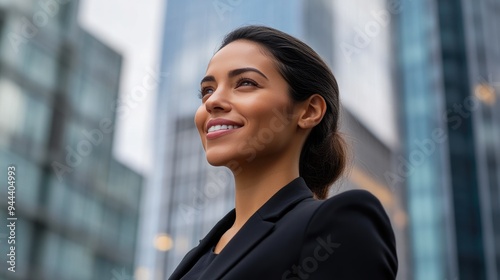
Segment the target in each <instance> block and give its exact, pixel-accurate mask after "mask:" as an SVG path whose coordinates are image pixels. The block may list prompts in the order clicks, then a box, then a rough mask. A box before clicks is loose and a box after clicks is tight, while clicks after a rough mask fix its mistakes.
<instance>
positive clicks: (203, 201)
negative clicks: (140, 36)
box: [136, 0, 406, 280]
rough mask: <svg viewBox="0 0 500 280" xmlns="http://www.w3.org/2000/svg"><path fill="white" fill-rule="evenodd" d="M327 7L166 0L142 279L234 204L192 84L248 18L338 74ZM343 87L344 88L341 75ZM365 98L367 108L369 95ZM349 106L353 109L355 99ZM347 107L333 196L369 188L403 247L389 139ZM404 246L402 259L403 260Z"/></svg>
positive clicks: (165, 265)
mask: <svg viewBox="0 0 500 280" xmlns="http://www.w3.org/2000/svg"><path fill="white" fill-rule="evenodd" d="M334 12H335V6H334V5H332V2H331V1H324V0H317V1H303V0H291V1H290V0H287V1H264V0H258V1H223V0H217V1H179V0H173V1H169V2H168V5H167V7H166V15H165V24H164V26H165V27H164V35H163V36H164V41H163V58H162V62H161V71H162V73H168V74H169V75H168V77H167V78H166V79H163V80H162V82H161V83H160V86H159V94H158V100H157V108H156V122H157V123H156V125H155V127H156V130H155V132H156V137H155V139H156V143H155V150H156V152H155V154H156V158H155V170H154V171H153V172H152V174H153V175H152V178H151V180H150V182H149V184H148V187H147V191H146V192H145V194H144V196H145V197H144V198H145V199H144V209H143V213H144V215H143V217H142V218H141V221H142V222H141V226H140V227H141V230H142V231H141V238H140V242H141V243H140V246H139V247H138V250H139V251H138V258H137V262H136V263H137V265H138V266H139V268H140V269H141V271H143V272H146V273H144V275H146V274H147V275H148V276H149V277H148V278H146V277H145V278H144V279H154V280H159V279H166V278H168V276H169V275H170V274H171V272H172V271H173V269H174V268H175V267H176V265H177V264H178V263H179V261H180V260H181V258H182V257H183V256H184V255H185V254H186V252H187V251H188V250H189V249H190V248H192V247H193V246H195V245H197V244H198V240H200V239H201V238H202V237H203V236H204V235H205V234H206V233H207V232H208V230H209V229H210V228H212V226H213V225H214V224H215V223H216V222H217V221H218V220H219V219H220V218H221V217H222V216H223V215H224V214H226V213H227V212H228V211H229V210H230V209H232V208H233V207H234V202H233V187H234V186H233V184H234V183H233V181H232V175H231V174H230V173H229V171H228V170H226V169H224V168H214V167H211V166H209V165H208V164H207V163H206V159H205V155H204V152H203V148H202V146H201V143H200V140H199V135H198V132H197V130H196V128H195V125H194V121H193V116H194V113H195V111H196V109H197V108H198V106H199V105H200V102H201V101H200V100H199V99H198V98H197V95H198V90H199V88H198V87H199V81H200V79H201V78H202V77H203V75H204V73H205V70H206V66H207V64H208V62H209V60H210V58H211V56H212V55H213V54H214V53H215V51H216V50H217V46H218V45H219V43H220V41H221V40H222V38H223V36H224V35H225V34H226V33H228V32H229V31H231V30H232V29H234V28H236V27H238V26H242V25H245V24H263V25H268V26H272V27H275V28H278V29H280V30H283V31H285V32H287V33H290V34H292V35H294V36H296V37H298V38H301V39H303V40H304V41H306V42H307V43H309V44H310V45H311V46H312V47H313V48H314V49H316V50H317V51H318V52H319V54H320V55H321V56H322V57H323V58H324V59H325V61H327V63H328V64H329V65H330V66H332V68H333V69H334V73H336V71H335V69H336V68H339V69H340V68H341V67H342V63H344V62H343V61H336V58H337V57H338V56H339V52H337V53H336V52H335V51H334V50H335V48H337V45H338V44H340V42H337V41H335V39H334V37H335V32H336V28H335V24H334V22H335V21H334V19H333V14H334ZM351 12H354V11H351ZM385 36H386V35H385ZM374 45H378V43H377V42H375V43H374ZM386 46H387V47H390V45H386ZM385 51H387V52H389V50H385ZM340 55H342V54H340ZM372 55H373V54H372ZM375 57H376V54H375ZM377 59H380V57H377ZM336 63H337V64H336ZM381 67H386V68H387V69H389V70H388V71H387V76H384V77H383V79H382V80H383V81H384V82H385V81H389V83H390V82H391V79H392V78H391V75H390V74H391V72H390V65H389V63H388V65H385V64H384V65H382V66H381ZM348 72H349V71H348V69H344V71H343V76H345V77H346V78H350V79H354V78H353V77H352V75H353V74H352V73H351V74H349V73H348ZM384 73H385V72H384ZM350 75H351V76H350ZM367 78H369V77H367ZM340 86H341V92H342V80H341V81H340ZM369 90H373V91H374V92H376V91H377V90H378V91H381V92H384V93H385V92H387V91H389V92H388V93H389V94H391V92H390V91H391V89H390V87H387V88H384V89H381V88H380V87H379V85H372V87H371V88H369ZM362 103H363V104H365V105H368V104H369V101H367V100H364V102H362ZM350 105H351V107H350V108H356V102H355V99H351V102H350ZM374 110H375V109H374ZM344 111H345V112H344V114H343V119H344V121H343V131H345V132H346V133H348V134H349V136H348V139H347V140H348V142H349V143H350V144H351V145H352V146H353V147H354V148H353V150H354V151H353V153H354V154H355V155H354V158H353V167H352V168H351V171H350V173H349V174H348V175H346V179H345V180H342V181H341V182H340V183H339V184H338V185H336V186H335V188H334V189H333V191H332V195H334V194H336V193H338V192H340V191H343V190H345V189H349V188H367V189H369V190H370V191H372V192H373V193H374V194H375V195H377V196H378V197H379V198H380V200H381V201H382V202H383V204H384V206H385V207H386V210H387V212H388V214H389V216H390V217H391V219H392V220H393V223H394V227H395V231H396V232H397V236H398V237H397V238H398V243H401V247H400V248H405V246H404V243H405V241H404V236H405V235H404V234H403V233H404V231H405V227H406V226H405V213H404V211H403V210H402V209H403V208H404V205H403V204H402V201H401V199H400V198H401V195H400V192H401V191H402V189H401V188H398V187H399V185H398V186H397V187H396V188H394V189H390V188H389V186H388V185H387V182H386V180H385V178H384V173H385V172H388V171H391V170H392V168H393V164H392V162H393V161H394V159H393V157H394V151H395V150H396V149H397V148H396V147H395V146H396V145H395V143H394V141H393V142H391V141H381V140H380V139H379V138H378V137H379V136H380V135H381V134H380V133H378V131H377V130H376V129H375V128H373V127H369V126H368V128H367V125H366V124H365V123H363V122H361V121H359V119H358V118H359V114H358V113H359V112H360V111H363V110H361V109H359V108H358V111H357V112H356V115H355V114H352V113H351V111H350V109H349V108H345V110H344ZM365 117H366V116H365ZM382 117H383V116H382ZM391 121H394V120H391ZM387 126H390V125H389V124H387ZM384 128H385V127H384ZM373 131H377V133H373ZM388 138H390V137H388ZM384 140H385V139H384ZM393 140H394V139H393ZM396 140H397V139H396ZM358 151H359V152H358ZM153 246H154V247H153ZM402 252H403V253H401V257H400V262H401V263H403V264H404V263H405V260H404V259H405V258H404V255H405V254H404V250H403V251H402ZM403 266H404V265H403ZM139 279H141V278H139ZM401 279H404V277H403V278H401ZM141 280H142V279H141Z"/></svg>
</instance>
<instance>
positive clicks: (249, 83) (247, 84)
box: [236, 79, 258, 87]
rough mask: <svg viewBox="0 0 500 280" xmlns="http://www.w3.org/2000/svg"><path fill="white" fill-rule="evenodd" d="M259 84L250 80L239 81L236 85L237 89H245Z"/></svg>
mask: <svg viewBox="0 0 500 280" xmlns="http://www.w3.org/2000/svg"><path fill="white" fill-rule="evenodd" d="M257 85H258V84H257V83H256V82H255V81H253V80H250V79H241V80H239V81H238V83H237V84H236V87H241V86H243V87H245V86H254V87H256V86H257Z"/></svg>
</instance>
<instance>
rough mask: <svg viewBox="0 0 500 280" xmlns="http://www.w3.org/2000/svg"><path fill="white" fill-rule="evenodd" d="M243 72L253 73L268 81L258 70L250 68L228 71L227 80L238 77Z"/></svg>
mask: <svg viewBox="0 0 500 280" xmlns="http://www.w3.org/2000/svg"><path fill="white" fill-rule="evenodd" d="M245 72H255V73H257V74H259V75H261V76H262V77H264V78H266V80H269V79H268V78H267V77H266V75H264V73H262V72H260V71H259V70H258V69H255V68H252V67H245V68H238V69H234V70H231V71H229V73H228V74H227V76H228V77H229V78H232V77H234V76H238V75H240V74H243V73H245Z"/></svg>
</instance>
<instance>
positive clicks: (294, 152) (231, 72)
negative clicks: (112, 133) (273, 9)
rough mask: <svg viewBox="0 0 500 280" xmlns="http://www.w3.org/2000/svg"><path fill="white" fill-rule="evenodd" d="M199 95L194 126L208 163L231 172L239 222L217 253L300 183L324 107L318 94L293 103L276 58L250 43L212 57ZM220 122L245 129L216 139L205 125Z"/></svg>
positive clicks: (236, 43)
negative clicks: (307, 146) (304, 152)
mask: <svg viewBox="0 0 500 280" xmlns="http://www.w3.org/2000/svg"><path fill="white" fill-rule="evenodd" d="M201 95H202V104H201V105H200V107H199V108H198V110H197V112H196V115H195V124H196V126H197V129H198V132H199V134H200V138H201V142H202V144H203V147H204V149H205V151H206V157H207V160H208V162H209V163H210V164H212V165H214V166H226V167H228V168H230V169H231V170H232V172H233V175H234V177H235V183H236V190H235V209H236V220H235V222H234V225H233V226H232V227H231V228H230V229H229V230H228V231H227V232H226V233H225V234H224V235H223V236H222V238H221V239H220V241H219V243H218V244H217V246H216V248H215V252H216V253H218V252H220V251H221V250H222V249H223V248H224V247H225V245H226V244H227V243H228V242H229V241H230V240H231V238H232V237H233V236H234V235H235V234H236V233H237V232H238V230H239V229H240V228H241V227H242V226H243V225H244V223H245V222H246V221H247V220H248V219H249V218H250V216H251V215H253V214H254V213H255V212H256V211H257V210H258V209H259V208H260V207H261V206H262V205H263V204H264V203H265V202H266V201H267V200H268V199H269V198H270V197H271V196H272V195H274V194H275V193H276V192H277V191H279V189H281V188H282V187H283V186H285V185H286V184H287V183H289V182H290V181H292V180H293V179H295V178H297V177H299V158H300V152H301V149H302V146H303V145H304V142H305V140H306V138H307V136H308V134H309V133H310V131H311V129H312V128H313V127H314V126H315V125H317V124H318V123H319V122H320V121H321V119H322V117H323V116H324V113H325V110H326V103H325V101H324V99H323V98H322V97H321V96H319V95H317V94H313V95H311V96H310V97H309V98H308V99H307V100H305V101H302V102H293V101H292V100H291V98H290V96H289V94H288V84H287V83H286V81H285V80H284V78H283V77H282V76H281V74H280V73H279V72H278V69H277V67H276V65H275V61H274V60H273V58H272V57H271V56H270V55H269V54H267V52H266V51H265V49H263V48H262V47H261V46H260V45H259V44H257V43H254V42H251V41H247V40H237V41H234V42H232V43H230V44H228V45H227V46H225V47H224V48H222V49H221V50H220V51H218V52H217V53H216V54H215V55H214V56H213V57H212V59H211V61H210V63H209V65H208V68H207V71H206V75H205V77H204V78H203V79H202V82H201ZM217 119H219V120H220V119H225V120H229V121H232V122H234V123H237V124H238V125H239V126H241V127H240V128H237V129H234V130H232V131H230V132H228V133H224V134H222V135H220V136H217V137H214V136H213V135H214V134H213V133H208V131H207V130H208V125H207V124H208V122H209V121H211V120H217Z"/></svg>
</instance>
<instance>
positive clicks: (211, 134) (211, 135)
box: [207, 126, 241, 140]
mask: <svg viewBox="0 0 500 280" xmlns="http://www.w3.org/2000/svg"><path fill="white" fill-rule="evenodd" d="M240 128H241V127H240V126H237V127H236V128H234V127H233V128H232V129H220V130H216V131H211V132H207V139H208V140H212V139H216V138H219V137H221V136H224V135H227V134H229V133H233V132H235V131H237V130H238V129H240Z"/></svg>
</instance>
